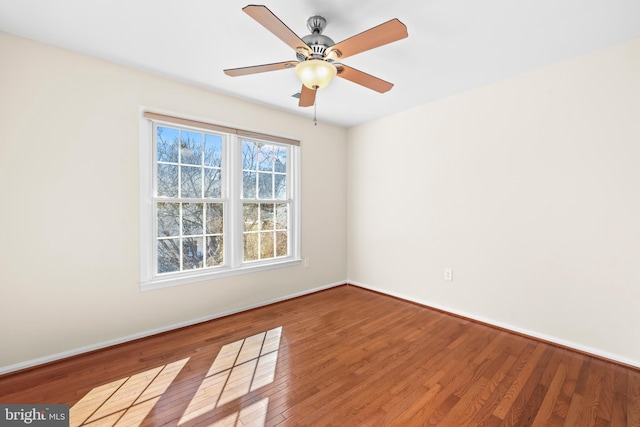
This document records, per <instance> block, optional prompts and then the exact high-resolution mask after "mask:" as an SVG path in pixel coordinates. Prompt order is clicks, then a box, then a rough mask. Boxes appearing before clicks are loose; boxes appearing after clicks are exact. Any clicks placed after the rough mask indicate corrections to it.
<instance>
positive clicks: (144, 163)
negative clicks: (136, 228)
mask: <svg viewBox="0 0 640 427" xmlns="http://www.w3.org/2000/svg"><path fill="white" fill-rule="evenodd" d="M153 111H156V110H150V109H149V108H145V107H141V109H140V138H139V139H140V242H139V246H140V289H141V290H143V291H145V290H151V289H159V288H166V287H171V286H177V285H182V284H188V283H194V282H200V281H206V280H213V279H218V278H223V277H230V276H235V275H240V274H247V273H255V272H258V271H265V270H271V269H275V268H284V267H290V266H296V265H300V263H301V258H300V147H299V146H297V145H299V144H289V143H286V142H284V143H283V142H279V139H280V140H284V141H287V140H289V139H288V138H280V137H277V136H273V137H271V136H270V135H266V134H262V133H256V132H253V131H247V130H242V129H238V130H236V129H234V128H231V127H228V126H218V125H216V124H215V123H211V122H209V121H206V120H202V119H195V118H194V119H191V118H187V117H184V116H182V117H181V116H178V115H175V114H171V113H169V114H167V113H157V114H156V113H154V112H153ZM145 115H147V116H145ZM173 118H175V121H172V120H171V119H173ZM154 123H155V124H158V125H166V126H169V127H174V128H180V129H193V130H196V131H198V132H206V133H214V134H215V133H221V134H224V138H223V148H222V179H223V183H222V188H221V192H222V194H221V198H220V199H215V200H213V201H212V202H214V203H218V202H220V201H222V202H223V203H224V210H223V212H224V213H223V215H224V226H223V227H224V260H225V265H224V266H220V267H210V268H203V269H195V270H187V271H180V272H172V273H162V274H158V273H157V245H156V241H157V218H156V217H154V215H155V214H156V203H157V202H158V199H157V197H156V195H155V193H154V191H155V189H154V177H155V173H156V167H157V161H156V157H155V147H154V139H155V138H154V135H153V130H154ZM185 123H186V124H185ZM190 123H194V124H195V126H189V124H190ZM198 123H202V124H205V125H210V126H212V127H219V128H220V129H221V130H212V129H211V128H206V127H197V124H198ZM234 131H235V132H234ZM261 136H262V137H263V138H261ZM243 140H251V141H259V142H263V143H265V144H270V145H276V146H285V147H288V153H289V155H288V157H287V178H286V185H287V198H286V200H281V201H280V202H286V203H288V204H289V215H288V217H289V218H288V220H289V224H288V226H289V228H288V232H289V239H288V243H289V255H287V256H286V257H275V258H269V259H263V260H257V261H246V262H245V261H243V248H244V246H243V216H242V207H243V203H244V201H243V199H242V183H243V181H242V179H243V175H242V169H243V168H242V141H243ZM265 202H266V203H269V202H270V200H266V201H265Z"/></svg>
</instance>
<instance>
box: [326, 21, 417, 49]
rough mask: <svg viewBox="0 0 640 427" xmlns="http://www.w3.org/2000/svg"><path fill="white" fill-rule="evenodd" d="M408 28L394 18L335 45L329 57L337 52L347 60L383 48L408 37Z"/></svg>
mask: <svg viewBox="0 0 640 427" xmlns="http://www.w3.org/2000/svg"><path fill="white" fill-rule="evenodd" d="M408 36H409V33H408V32H407V26H406V25H404V24H403V23H402V22H400V21H399V20H398V19H396V18H394V19H392V20H390V21H387V22H385V23H384V24H380V25H378V26H377V27H373V28H371V29H368V30H367V31H364V32H362V33H360V34H356V35H355V36H353V37H350V38H348V39H346V40H343V41H341V42H339V43H336V44H334V45H333V46H331V47H330V48H329V49H328V50H327V55H326V56H329V55H330V54H331V53H332V52H335V54H336V55H337V57H338V58H341V59H342V58H346V57H348V56H353V55H355V54H357V53H361V52H365V51H367V50H370V49H373V48H376V47H379V46H383V45H385V44H388V43H391V42H395V41H398V40H401V39H403V38H405V37H408Z"/></svg>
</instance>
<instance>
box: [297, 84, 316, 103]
mask: <svg viewBox="0 0 640 427" xmlns="http://www.w3.org/2000/svg"><path fill="white" fill-rule="evenodd" d="M316 93H317V91H316V90H313V89H309V88H308V87H306V86H305V85H302V89H300V101H299V102H298V107H311V106H312V105H313V104H315V103H316Z"/></svg>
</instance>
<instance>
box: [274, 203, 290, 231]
mask: <svg viewBox="0 0 640 427" xmlns="http://www.w3.org/2000/svg"><path fill="white" fill-rule="evenodd" d="M288 208H289V207H288V206H287V205H286V204H284V203H279V204H277V205H276V229H278V230H286V229H287V228H288V227H289V219H288V215H287V212H288Z"/></svg>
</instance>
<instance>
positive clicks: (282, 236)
mask: <svg viewBox="0 0 640 427" xmlns="http://www.w3.org/2000/svg"><path fill="white" fill-rule="evenodd" d="M287 255H289V248H288V244H287V232H286V231H276V256H287Z"/></svg>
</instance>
